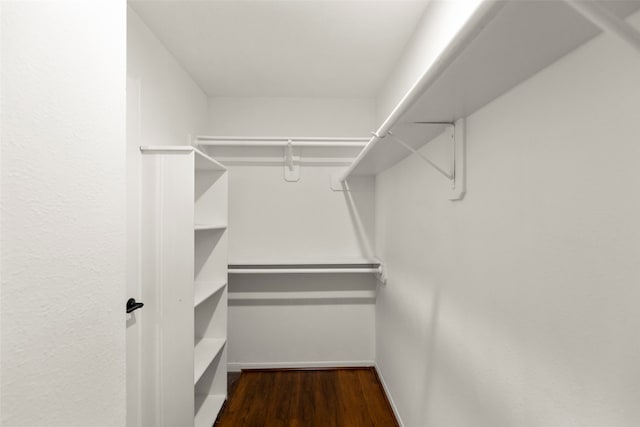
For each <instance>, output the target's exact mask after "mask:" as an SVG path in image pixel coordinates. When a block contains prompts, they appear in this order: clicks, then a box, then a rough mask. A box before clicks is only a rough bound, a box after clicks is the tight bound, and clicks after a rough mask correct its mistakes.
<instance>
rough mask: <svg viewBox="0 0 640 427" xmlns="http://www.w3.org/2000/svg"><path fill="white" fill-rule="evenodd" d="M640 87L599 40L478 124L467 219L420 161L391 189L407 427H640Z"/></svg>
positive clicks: (392, 301)
mask: <svg viewBox="0 0 640 427" xmlns="http://www.w3.org/2000/svg"><path fill="white" fill-rule="evenodd" d="M635 23H636V24H640V14H636V15H635ZM638 76H640V57H639V56H638V54H637V52H635V51H634V50H633V49H631V48H630V47H629V46H627V45H625V44H623V43H622V42H620V41H618V40H617V39H613V38H611V37H610V36H600V37H598V38H597V39H595V40H593V41H591V42H589V43H588V44H586V45H584V46H583V47H581V48H579V49H577V50H576V51H574V52H572V53H571V54H569V55H567V56H566V57H564V58H563V59H561V60H560V61H558V62H557V63H555V64H553V65H551V66H550V67H548V68H547V69H545V70H543V71H542V72H540V73H539V74H537V75H536V76H534V77H533V78H531V79H530V80H528V81H526V82H525V83H523V84H521V85H520V86H518V87H516V88H515V89H513V90H512V91H510V92H508V93H507V94H505V95H504V96H502V97H500V98H498V99H497V100H495V101H494V102H492V103H491V104H489V105H488V106H486V107H484V108H483V109H481V110H480V111H478V112H476V113H475V114H473V115H472V116H471V117H470V118H469V119H468V121H467V195H466V197H465V199H464V200H462V201H460V202H450V201H448V200H447V191H448V185H447V183H446V182H445V180H443V179H442V177H441V176H439V175H438V174H437V173H436V172H434V171H433V170H431V169H429V168H427V167H426V166H425V165H424V162H422V161H421V160H420V159H416V157H415V156H412V157H409V158H407V159H406V160H404V161H403V162H401V163H399V164H398V165H396V166H394V167H393V168H391V169H389V170H387V171H385V172H384V173H382V174H380V175H379V176H378V178H377V182H376V184H377V192H376V236H377V239H378V241H377V251H378V254H379V255H380V256H381V258H382V259H383V260H384V261H385V262H386V264H387V267H388V274H389V283H388V285H387V286H386V287H385V288H383V289H382V290H381V292H380V293H379V296H378V306H377V317H376V322H377V363H378V366H379V369H380V371H381V373H382V375H383V377H384V379H385V381H386V384H387V386H388V388H389V390H390V392H391V396H392V398H393V400H394V402H395V405H396V407H397V408H398V410H399V412H400V414H401V416H402V419H403V422H404V425H406V426H408V427H425V426H447V427H456V426H473V427H482V426H487V427H501V426H504V427H512V426H546V427H552V426H558V427H566V426H581V427H587V426H594V427H595V426H619V427H625V426H629V427H631V426H636V425H639V424H640V407H639V406H638V404H637V402H638V401H639V400H640V389H639V388H638V384H639V382H640V368H639V365H638V363H637V361H638V360H639V359H640V341H639V340H638V339H637V337H638V329H639V328H640V311H639V310H638V308H637V304H638V301H640V288H639V287H638V283H639V282H640V270H639V269H638V259H640V228H639V227H638V218H640V196H639V193H638V191H637V190H636V189H637V187H638V185H640V170H639V169H638V159H639V158H640V144H638V143H639V142H640V141H639V138H640V122H639V121H638V112H639V111H640V78H639V77H638ZM439 142H441V141H435V142H432V143H430V144H429V145H428V146H427V147H425V148H424V149H425V150H427V151H429V150H432V151H439V150H440V149H442V147H439V146H438V144H439ZM398 189H402V191H398ZM401 207H402V208H401Z"/></svg>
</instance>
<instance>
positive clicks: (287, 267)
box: [228, 262, 382, 274]
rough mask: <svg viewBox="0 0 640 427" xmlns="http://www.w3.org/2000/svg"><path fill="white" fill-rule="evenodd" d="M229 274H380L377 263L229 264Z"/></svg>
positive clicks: (380, 267) (379, 266)
mask: <svg viewBox="0 0 640 427" xmlns="http://www.w3.org/2000/svg"><path fill="white" fill-rule="evenodd" d="M228 272H229V274H322V273H333V274H336V273H337V274H344V273H348V274H354V273H355V274H357V273H374V274H381V273H382V265H381V264H380V263H379V262H366V263H358V262H345V263H335V262H328V263H309V264H301V263H292V264H275V263H274V264H229V268H228Z"/></svg>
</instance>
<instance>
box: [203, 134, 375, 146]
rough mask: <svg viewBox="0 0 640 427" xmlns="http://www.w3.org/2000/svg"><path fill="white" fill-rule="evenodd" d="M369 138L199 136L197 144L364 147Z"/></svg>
mask: <svg viewBox="0 0 640 427" xmlns="http://www.w3.org/2000/svg"><path fill="white" fill-rule="evenodd" d="M368 141H369V138H356V137H344V138H342V137H308V136H300V137H293V136H292V137H286V136H198V137H196V142H197V144H199V145H204V146H208V147H286V146H288V145H289V144H291V145H292V146H294V147H364V146H365V145H366V144H367V142H368Z"/></svg>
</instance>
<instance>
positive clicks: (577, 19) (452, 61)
mask: <svg viewBox="0 0 640 427" xmlns="http://www.w3.org/2000/svg"><path fill="white" fill-rule="evenodd" d="M491 3H492V2H486V3H485V5H484V6H486V7H483V6H480V7H479V8H478V10H477V11H476V13H475V14H474V16H472V18H471V19H470V20H469V21H468V23H467V25H466V26H465V27H464V28H462V29H461V30H460V31H459V33H458V34H457V35H456V36H455V38H454V39H453V40H452V42H451V43H450V45H449V46H447V48H446V49H445V50H444V52H443V53H442V54H441V55H440V56H439V57H438V58H437V59H436V60H434V61H432V64H433V65H432V68H430V69H428V70H425V73H424V74H423V76H422V78H421V79H420V80H419V81H418V82H416V84H415V85H414V86H413V87H412V89H411V90H410V91H409V92H408V93H407V95H405V97H404V99H403V100H402V101H400V103H399V104H398V105H397V106H396V108H395V109H394V111H393V112H392V113H391V114H390V116H389V117H388V118H387V119H386V120H385V122H384V123H383V124H382V125H381V126H380V128H379V129H378V132H377V133H378V134H379V135H381V136H384V135H385V134H386V132H387V131H389V130H392V131H393V133H394V134H395V135H397V136H403V138H402V139H403V140H404V141H406V142H407V143H409V145H411V146H412V147H413V148H414V149H415V148H419V147H421V146H423V145H424V144H426V143H427V142H429V141H430V140H432V139H433V138H434V137H435V136H437V135H438V134H440V133H441V132H442V131H443V130H444V127H443V126H432V125H420V124H412V123H415V122H426V121H428V122H448V123H452V122H455V121H456V120H458V119H461V118H464V117H468V116H469V115H471V114H473V113H474V112H476V111H477V110H479V109H480V108H482V107H483V106H485V105H486V104H488V103H489V102H491V101H492V100H494V99H496V98H497V97H499V96H500V95H502V94H504V93H506V92H507V91H509V90H510V89H512V88H513V87H515V86H516V85H518V84H519V83H521V82H523V81H525V80H527V79H528V78H530V77H531V76H533V75H534V74H535V73H537V72H538V71H540V70H542V69H543V68H545V67H546V66H548V65H550V64H552V63H553V62H555V61H556V60H558V59H560V58H561V57H562V56H564V55H565V54H567V53H568V52H570V51H572V50H573V49H575V48H577V47H578V46H580V45H581V44H583V43H584V42H586V41H587V40H589V39H590V38H592V37H594V36H595V35H597V34H598V33H599V30H598V29H597V28H596V27H595V26H594V25H593V24H592V23H590V22H589V21H588V20H586V19H584V18H583V17H582V16H580V15H579V14H578V13H576V12H575V11H573V10H571V8H570V7H569V6H567V5H566V4H565V3H564V2H561V1H508V2H495V3H493V4H491ZM603 3H606V4H605V6H607V8H608V9H611V11H612V12H613V13H615V14H616V15H617V16H619V17H625V16H627V15H629V14H630V13H631V12H632V11H633V10H635V9H637V8H638V7H640V3H639V2H626V3H625V2H603ZM403 133H404V134H405V135H402V134H403ZM382 139H385V138H378V137H375V136H374V137H373V138H371V140H370V141H369V143H368V144H367V146H366V147H365V148H364V150H363V151H362V152H361V154H360V155H359V156H358V158H356V160H355V161H354V162H353V164H352V165H351V167H350V168H349V169H348V170H347V172H346V173H345V175H344V177H345V178H346V177H347V176H348V175H351V174H353V175H371V174H377V173H379V172H381V171H383V170H385V169H387V168H389V167H391V166H393V165H394V164H396V163H397V162H399V161H400V160H402V159H403V158H405V157H407V156H408V155H409V154H411V153H410V151H408V150H407V149H406V148H405V147H402V146H401V145H399V144H397V143H395V142H393V141H387V140H385V141H382ZM386 139H390V138H386Z"/></svg>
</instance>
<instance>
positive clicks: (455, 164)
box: [376, 119, 465, 200]
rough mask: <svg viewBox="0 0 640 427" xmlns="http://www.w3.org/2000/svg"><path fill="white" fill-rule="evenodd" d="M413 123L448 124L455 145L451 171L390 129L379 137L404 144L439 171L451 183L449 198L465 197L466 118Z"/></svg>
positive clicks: (458, 198)
mask: <svg viewBox="0 0 640 427" xmlns="http://www.w3.org/2000/svg"><path fill="white" fill-rule="evenodd" d="M412 124H420V125H440V126H441V125H447V126H449V130H450V132H451V133H450V138H451V143H452V145H453V152H452V153H453V154H452V159H451V172H447V171H446V170H445V169H444V168H442V167H440V166H439V165H437V164H436V163H435V162H434V161H433V160H431V159H429V158H428V157H427V156H425V155H424V154H423V153H421V152H420V151H419V150H416V149H415V148H413V147H412V146H411V145H409V144H408V143H406V142H405V141H403V140H402V139H400V138H398V137H397V136H395V135H394V134H393V133H392V132H391V131H389V132H388V133H387V134H386V135H385V136H380V135H376V136H378V137H379V138H385V137H389V138H390V139H391V140H392V141H394V142H396V143H398V144H400V145H402V146H403V147H405V148H406V149H407V150H409V151H411V152H412V153H414V154H416V155H417V156H419V157H420V158H421V159H422V160H424V161H425V162H426V163H427V164H428V165H429V166H431V167H432V168H434V169H435V170H436V171H438V172H439V173H440V174H441V175H442V176H444V177H445V178H446V179H447V180H449V182H450V183H451V192H450V194H449V200H460V199H462V198H463V197H464V193H465V187H464V183H465V176H464V172H465V164H464V162H465V147H464V141H465V139H464V138H465V135H464V119H459V120H457V121H456V122H453V123H452V122H414V123H412Z"/></svg>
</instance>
